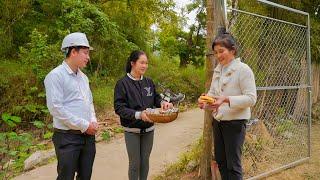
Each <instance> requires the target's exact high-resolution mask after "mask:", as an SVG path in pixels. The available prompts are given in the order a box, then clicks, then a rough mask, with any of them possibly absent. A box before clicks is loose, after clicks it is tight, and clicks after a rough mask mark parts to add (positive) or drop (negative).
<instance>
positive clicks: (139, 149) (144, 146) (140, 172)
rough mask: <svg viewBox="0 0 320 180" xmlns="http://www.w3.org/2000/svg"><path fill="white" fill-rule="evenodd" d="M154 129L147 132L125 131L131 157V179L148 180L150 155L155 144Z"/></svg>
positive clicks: (129, 174)
mask: <svg viewBox="0 0 320 180" xmlns="http://www.w3.org/2000/svg"><path fill="white" fill-rule="evenodd" d="M153 136H154V131H151V132H147V133H141V134H138V133H130V132H125V133H124V137H125V141H126V147H127V152H128V157H129V171H128V176H129V180H138V179H139V180H146V179H147V177H148V172H149V157H150V153H151V150H152V146H153Z"/></svg>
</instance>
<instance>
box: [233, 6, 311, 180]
mask: <svg viewBox="0 0 320 180" xmlns="http://www.w3.org/2000/svg"><path fill="white" fill-rule="evenodd" d="M232 19H233V21H232V24H231V25H230V28H229V29H230V31H231V33H232V35H233V36H234V37H235V38H236V39H237V41H238V44H239V52H238V53H239V56H240V57H241V59H242V61H243V62H245V63H246V64H248V65H249V66H250V67H251V68H252V70H253V71H254V74H255V79H256V84H257V88H258V99H257V104H256V105H255V106H254V107H253V109H252V112H253V113H252V119H255V121H254V125H251V126H249V127H248V131H247V135H246V141H245V145H244V149H243V160H242V163H243V167H244V174H245V178H250V177H254V176H257V175H259V174H261V173H265V172H268V171H272V170H274V169H276V168H280V167H282V166H285V165H287V164H290V163H292V162H295V161H298V160H300V159H303V158H306V157H308V150H309V149H308V138H309V137H308V128H309V122H308V116H309V115H308V103H309V102H308V101H309V100H308V89H307V87H308V75H309V74H308V61H307V41H306V40H307V30H308V29H307V27H306V26H303V25H296V24H292V23H287V22H284V21H278V20H276V19H271V18H268V17H263V16H258V15H254V14H250V13H246V12H241V11H239V12H236V13H233V17H232Z"/></svg>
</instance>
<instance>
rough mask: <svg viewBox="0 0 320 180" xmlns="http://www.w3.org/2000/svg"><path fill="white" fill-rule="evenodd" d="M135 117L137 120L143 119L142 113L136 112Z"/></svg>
mask: <svg viewBox="0 0 320 180" xmlns="http://www.w3.org/2000/svg"><path fill="white" fill-rule="evenodd" d="M134 117H135V118H136V119H141V111H136V113H135V114H134Z"/></svg>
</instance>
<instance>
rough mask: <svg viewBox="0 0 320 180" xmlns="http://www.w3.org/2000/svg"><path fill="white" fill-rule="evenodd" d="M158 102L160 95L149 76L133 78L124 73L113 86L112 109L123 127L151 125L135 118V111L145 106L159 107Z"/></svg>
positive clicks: (142, 127) (151, 124)
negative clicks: (140, 78) (139, 78)
mask: <svg viewBox="0 0 320 180" xmlns="http://www.w3.org/2000/svg"><path fill="white" fill-rule="evenodd" d="M160 103H161V96H160V95H159V94H158V93H157V92H156V89H155V85H154V83H153V81H152V80H151V79H150V78H146V77H143V78H142V80H133V79H131V78H130V77H128V75H125V77H123V78H121V79H120V80H119V81H118V82H117V84H116V86H115V88H114V109H115V112H116V114H118V115H119V116H120V120H121V125H122V126H124V127H129V128H140V129H146V128H149V127H151V126H153V123H150V122H145V121H142V120H141V119H136V118H135V113H136V112H137V111H143V110H145V109H147V108H154V107H160V106H161V105H160Z"/></svg>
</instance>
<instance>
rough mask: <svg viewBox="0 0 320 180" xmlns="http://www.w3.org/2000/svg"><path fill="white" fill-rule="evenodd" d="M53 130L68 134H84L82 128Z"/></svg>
mask: <svg viewBox="0 0 320 180" xmlns="http://www.w3.org/2000/svg"><path fill="white" fill-rule="evenodd" d="M53 131H54V132H59V133H68V134H84V133H82V132H81V131H80V130H73V129H69V130H64V129H57V128H53Z"/></svg>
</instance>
